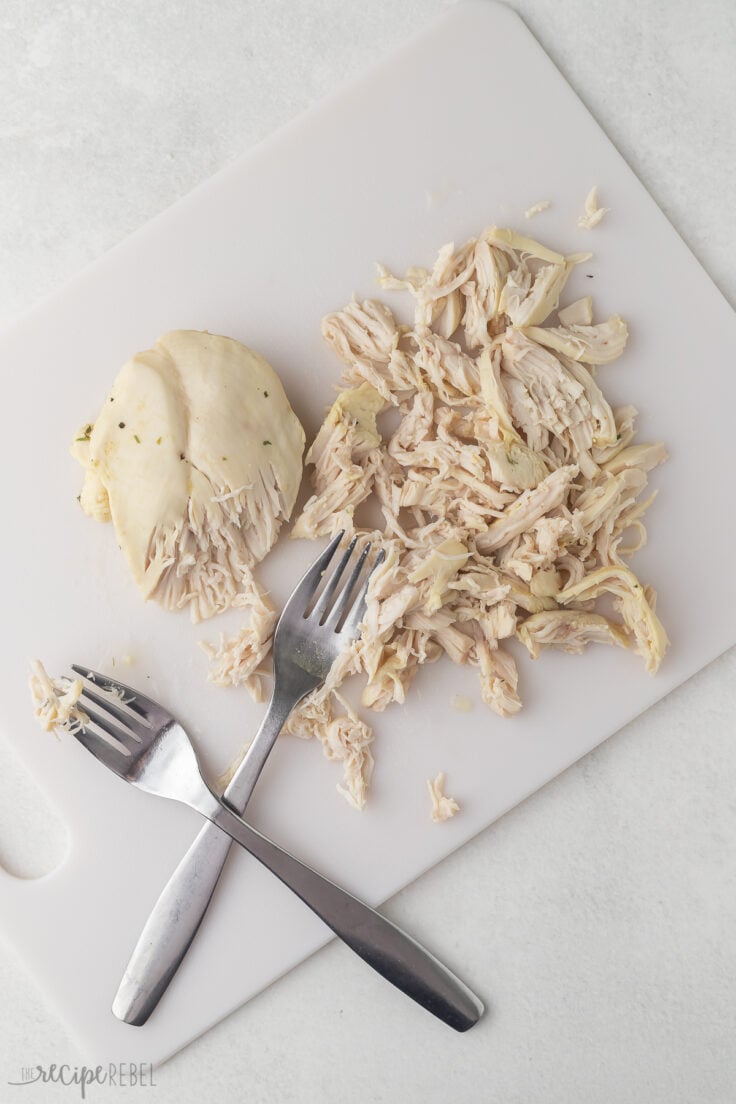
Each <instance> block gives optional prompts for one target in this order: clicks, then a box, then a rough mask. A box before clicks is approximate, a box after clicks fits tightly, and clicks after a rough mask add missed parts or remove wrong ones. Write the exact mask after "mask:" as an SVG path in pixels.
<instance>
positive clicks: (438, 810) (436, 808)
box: [427, 771, 460, 824]
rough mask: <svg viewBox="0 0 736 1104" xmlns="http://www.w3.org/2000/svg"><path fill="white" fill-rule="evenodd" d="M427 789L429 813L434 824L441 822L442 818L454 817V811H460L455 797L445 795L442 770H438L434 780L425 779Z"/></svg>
mask: <svg viewBox="0 0 736 1104" xmlns="http://www.w3.org/2000/svg"><path fill="white" fill-rule="evenodd" d="M427 789H428V790H429V799H430V801H431V802H432V811H431V813H430V815H431V817H432V820H433V821H434V823H435V824H441V823H442V822H443V821H444V820H449V819H450V817H454V815H455V813H458V812H459V811H460V806H459V805H458V803H457V801H456V800H455V798H454V797H447V795H446V794H445V775H444V772H443V771H440V773H439V774H438V775H437V777H436V778H435V779H434V780H433V779H431V778H428V779H427Z"/></svg>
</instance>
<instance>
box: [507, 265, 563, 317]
mask: <svg viewBox="0 0 736 1104" xmlns="http://www.w3.org/2000/svg"><path fill="white" fill-rule="evenodd" d="M573 267H574V265H573V263H571V262H567V261H566V262H564V263H563V264H555V265H543V266H542V267H541V268H540V270H539V272H538V273H537V275H536V276H535V277H534V279H533V280H532V281H531V283H530V284H529V285H528V286H525V284H526V281H525V282H524V283H522V284H521V285H519V283H517V282H516V280H514V281H513V282H511V283H510V282H509V281H511V276H509V278H508V279H507V282H506V284H505V285H504V288H503V291H502V292H501V309H502V310H504V311H505V313H506V314H507V315H508V317H509V321H510V322H511V324H512V325H513V326H519V327H526V326H539V325H540V324H541V323H542V322H544V320H545V318H547V317H548V316H549V315H550V314H552V312H553V311H555V310H557V305H558V303H559V301H560V295H561V294H562V292H563V289H564V287H565V284H566V283H567V281H568V278H569V276H570V273H571V272H572V270H573ZM518 271H519V270H518V269H517V272H518Z"/></svg>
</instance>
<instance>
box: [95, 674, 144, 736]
mask: <svg viewBox="0 0 736 1104" xmlns="http://www.w3.org/2000/svg"><path fill="white" fill-rule="evenodd" d="M82 697H83V698H87V699H88V701H91V702H94V704H95V705H99V707H100V709H104V710H105V712H106V713H109V714H110V716H111V717H114V718H115V720H116V721H120V723H121V724H122V725H125V726H127V727H128V728H129V729H130V730H131V732H133V733H134V734H135V735H136V736H137V737H138V738H139V739H141V740H142V739H145V737H146V736H149V735H150V728H149V727H148V726H147V725H145V724H143V723H142V722H141V721H139V720H138V719H137V718H136V717H131V716H130V714H129V713H126V712H125V711H124V710H123V709H121V708H120V706H119V705H118V704H117V703H116V702H114V701H110V700H109V699H106V698H102V697H100V695H99V694H95V693H94V692H93V691H92V690H89V689H88V688H87V687H86V686H85V687H84V689H83V690H82Z"/></svg>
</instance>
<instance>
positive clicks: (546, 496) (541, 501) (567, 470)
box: [476, 464, 578, 553]
mask: <svg viewBox="0 0 736 1104" xmlns="http://www.w3.org/2000/svg"><path fill="white" fill-rule="evenodd" d="M577 474H578V468H577V466H576V465H574V464H569V465H567V466H566V467H564V468H558V469H557V471H553V472H551V473H550V474H549V475H548V476H547V477H546V478H545V479H543V480H542V482H541V483H539V484H538V486H536V487H535V488H534V489H533V490H531V491H524V492H523V493H522V494H520V495H519V497H518V498H517V500H516V502H514V503H513V504H512V505H511V506H509V508H508V510H506V511H505V513H504V514H503V516H502V517H500V518H499V519H498V521H494V522H493V523H492V524H491V525H489V527H488V530H487V532H485V533H482V534H481V535H480V536H479V537H478V539H477V541H476V546H477V547H478V548H479V549H480V551H481V552H484V553H488V552H493V551H494V550H495V549H497V548H501V547H502V546H503V545H504V544H506V543H507V542H508V541H510V540H511V539H512V538H513V537H515V536H517V535H518V534H519V533H523V532H524V531H525V530H526V529H529V528H530V527H531V526H532V525H533V524H534V522H536V521H538V520H539V519H540V518H541V517H543V516H544V515H545V514H548V513H549V512H550V510H554V509H555V508H556V507H557V506H559V505H560V503H561V502H563V501H564V499H565V497H566V495H567V493H568V490H569V488H570V484H571V482H572V481H573V479H574V478H575V476H576V475H577Z"/></svg>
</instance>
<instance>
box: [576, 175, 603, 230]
mask: <svg viewBox="0 0 736 1104" xmlns="http://www.w3.org/2000/svg"><path fill="white" fill-rule="evenodd" d="M609 210H610V208H609V207H601V206H600V205H599V203H598V188H597V186H594V187H592V188H591V189H590V191H589V192H588V194H587V196H586V198H585V210H584V211H583V213H582V215H580V217H579V218H578V226H579V227H580V229H581V230H592V229H593V228H594V227H596V226H597V225H598V223H599V222H600V221H601V219H602V218H603V217H604V216H605V215H607V214H608V212H609Z"/></svg>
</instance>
